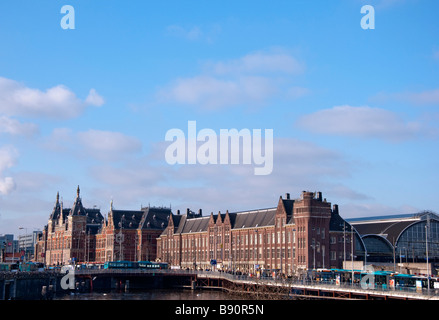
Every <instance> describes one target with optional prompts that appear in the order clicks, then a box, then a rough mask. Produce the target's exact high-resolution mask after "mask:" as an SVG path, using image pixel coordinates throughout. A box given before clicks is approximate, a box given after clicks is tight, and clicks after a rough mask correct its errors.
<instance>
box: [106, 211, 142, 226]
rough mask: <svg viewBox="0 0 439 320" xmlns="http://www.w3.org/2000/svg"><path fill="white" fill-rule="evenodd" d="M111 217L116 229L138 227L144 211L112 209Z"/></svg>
mask: <svg viewBox="0 0 439 320" xmlns="http://www.w3.org/2000/svg"><path fill="white" fill-rule="evenodd" d="M111 213H112V214H111V217H112V219H113V224H114V228H115V229H120V228H123V229H137V228H138V227H139V223H140V220H141V219H142V216H143V211H136V210H114V209H113V210H112V211H111Z"/></svg>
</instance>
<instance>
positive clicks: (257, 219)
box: [232, 208, 276, 229]
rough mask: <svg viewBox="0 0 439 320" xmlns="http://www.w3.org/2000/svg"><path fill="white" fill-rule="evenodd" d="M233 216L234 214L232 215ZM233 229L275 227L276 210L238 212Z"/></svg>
mask: <svg viewBox="0 0 439 320" xmlns="http://www.w3.org/2000/svg"><path fill="white" fill-rule="evenodd" d="M232 214H233V213H232ZM234 214H235V215H236V217H235V219H234V223H233V224H232V228H233V229H242V228H257V227H266V226H272V225H274V217H275V215H276V208H269V209H260V210H252V211H244V212H236V213H234Z"/></svg>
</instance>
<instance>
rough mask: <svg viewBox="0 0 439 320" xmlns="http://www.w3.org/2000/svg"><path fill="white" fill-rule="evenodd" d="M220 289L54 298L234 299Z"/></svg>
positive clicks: (81, 294)
mask: <svg viewBox="0 0 439 320" xmlns="http://www.w3.org/2000/svg"><path fill="white" fill-rule="evenodd" d="M235 299H236V297H233V296H231V295H229V294H228V293H226V292H222V291H211V290H184V289H177V290H174V289H172V290H171V289H153V290H147V291H133V292H92V293H77V294H66V295H62V296H57V297H56V298H55V300H235Z"/></svg>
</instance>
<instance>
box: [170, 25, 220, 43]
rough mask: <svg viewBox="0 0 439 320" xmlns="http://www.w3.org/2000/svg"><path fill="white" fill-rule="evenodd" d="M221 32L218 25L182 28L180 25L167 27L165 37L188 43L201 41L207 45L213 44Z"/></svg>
mask: <svg viewBox="0 0 439 320" xmlns="http://www.w3.org/2000/svg"><path fill="white" fill-rule="evenodd" d="M220 32H221V27H220V26H219V25H218V24H212V25H208V26H202V27H201V26H191V27H182V26H180V25H176V24H173V25H169V26H167V27H166V35H168V36H173V37H177V38H181V39H184V40H188V41H192V42H195V41H202V42H206V43H208V44H211V43H213V42H214V40H215V38H216V37H217V35H218V34H219V33H220Z"/></svg>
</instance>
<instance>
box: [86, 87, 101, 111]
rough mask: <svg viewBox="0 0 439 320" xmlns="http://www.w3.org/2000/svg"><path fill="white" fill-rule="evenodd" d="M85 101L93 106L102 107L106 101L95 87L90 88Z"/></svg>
mask: <svg viewBox="0 0 439 320" xmlns="http://www.w3.org/2000/svg"><path fill="white" fill-rule="evenodd" d="M85 103H86V104H88V105H91V106H96V107H100V106H102V105H103V104H104V103H105V101H104V98H102V96H100V95H99V94H98V93H97V92H96V90H95V89H93V88H92V89H90V92H89V93H88V96H87V98H86V99H85Z"/></svg>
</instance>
